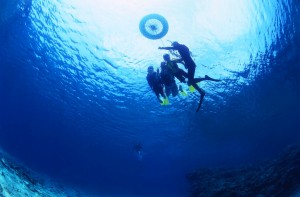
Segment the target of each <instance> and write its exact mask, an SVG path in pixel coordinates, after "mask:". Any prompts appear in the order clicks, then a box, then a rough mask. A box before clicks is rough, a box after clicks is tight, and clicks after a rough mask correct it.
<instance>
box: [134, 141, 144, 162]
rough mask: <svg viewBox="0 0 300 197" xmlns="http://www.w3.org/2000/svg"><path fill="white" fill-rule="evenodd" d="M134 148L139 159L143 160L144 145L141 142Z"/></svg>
mask: <svg viewBox="0 0 300 197" xmlns="http://www.w3.org/2000/svg"><path fill="white" fill-rule="evenodd" d="M133 150H134V152H135V154H136V156H137V159H138V160H139V161H141V160H142V159H143V155H144V149H143V147H142V145H141V144H140V143H138V144H136V145H134V146H133Z"/></svg>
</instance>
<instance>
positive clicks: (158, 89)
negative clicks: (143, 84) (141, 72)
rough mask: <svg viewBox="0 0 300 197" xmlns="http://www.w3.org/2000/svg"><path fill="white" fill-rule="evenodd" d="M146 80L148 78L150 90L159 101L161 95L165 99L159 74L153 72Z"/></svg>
mask: <svg viewBox="0 0 300 197" xmlns="http://www.w3.org/2000/svg"><path fill="white" fill-rule="evenodd" d="M146 78H147V81H148V84H149V86H150V88H151V89H152V90H153V92H154V93H155V95H156V97H157V98H158V99H159V94H161V95H162V96H163V97H165V94H164V90H163V85H162V83H161V81H160V78H159V76H158V74H157V72H153V73H151V74H150V73H148V74H147V77H146Z"/></svg>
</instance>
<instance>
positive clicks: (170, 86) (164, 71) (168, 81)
mask: <svg viewBox="0 0 300 197" xmlns="http://www.w3.org/2000/svg"><path fill="white" fill-rule="evenodd" d="M160 68H161V72H160V80H161V82H162V83H163V85H164V86H165V93H166V95H167V97H169V96H170V94H171V93H172V96H173V97H174V96H177V94H178V86H177V84H176V82H175V77H174V74H173V72H172V71H171V70H170V69H169V68H168V67H167V65H166V62H162V63H161V65H160Z"/></svg>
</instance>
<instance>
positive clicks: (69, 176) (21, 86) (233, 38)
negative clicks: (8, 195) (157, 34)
mask: <svg viewBox="0 0 300 197" xmlns="http://www.w3.org/2000/svg"><path fill="white" fill-rule="evenodd" d="M0 6H1V7H0V11H1V12H0V41H1V46H0V95H1V97H0V108H1V111H0V146H1V147H2V148H3V149H5V150H6V151H7V152H8V153H10V154H11V155H13V156H15V157H16V158H18V159H19V160H20V161H22V162H23V163H24V164H25V165H27V166H28V167H30V168H32V169H34V170H36V171H38V172H40V173H43V174H46V175H48V176H50V177H52V178H53V179H56V180H59V181H62V182H64V183H66V184H70V185H74V186H77V187H78V188H82V189H85V190H87V191H93V192H95V193H96V194H99V195H100V194H109V195H120V196H126V195H129V196H134V195H140V196H187V193H188V190H189V185H188V183H187V181H186V178H185V175H186V173H188V172H190V171H192V170H194V169H196V168H199V167H227V166H238V165H243V164H249V163H255V162H258V161H261V160H266V159H268V158H273V157H275V156H276V155H277V154H278V153H279V152H280V151H281V150H282V149H283V148H285V147H286V146H287V145H290V144H294V143H299V139H300V138H299V137H300V133H299V127H300V126H299V117H300V116H299V112H300V107H299V96H300V88H299V84H300V77H299V73H300V67H299V66H300V65H299V64H300V58H299V57H300V56H299V54H300V52H299V48H300V37H299V36H300V20H299V17H300V13H299V12H300V10H299V9H300V5H299V2H298V1H297V0H282V1H272V0H266V1H261V2H258V1H253V2H252V1H239V0H222V1H220V0H201V1H194V0H187V1H179V0H175V1H174V0H173V1H171V0H163V1H157V0H152V1H145V2H143V1H140V0H139V1H138V0H132V1H130V2H120V1H117V0H110V1H108V0H86V1H84V2H82V1H80V0H65V1H62V0H51V1H50V0H44V1H37V0H32V1H31V0H2V1H1V5H0ZM150 13H158V14H160V15H162V16H164V17H165V18H166V19H167V21H168V23H169V32H168V33H167V35H166V36H165V37H163V38H162V39H160V40H149V39H147V38H145V37H143V35H142V34H141V33H140V31H139V22H140V20H141V18H142V17H143V16H145V15H147V14H150ZM170 40H171V41H174V40H177V41H179V42H180V43H184V44H186V45H187V46H188V47H189V48H190V50H191V51H192V54H193V58H194V60H195V62H196V64H197V69H196V76H202V77H203V76H204V75H206V74H207V75H209V76H211V77H214V78H219V79H222V82H220V83H213V82H202V83H201V87H202V88H203V89H204V90H205V91H206V92H207V94H206V96H205V99H204V102H203V105H202V107H201V110H200V112H198V113H195V109H196V107H197V103H198V100H199V95H198V93H190V92H188V96H187V97H176V98H172V97H171V98H169V100H170V102H171V105H168V106H160V105H159V103H158V102H157V100H156V98H155V96H154V94H153V92H151V90H150V88H149V87H148V84H147V81H146V79H145V77H146V74H147V67H148V66H150V65H153V66H154V67H156V68H158V67H159V65H160V62H161V61H162V55H163V54H164V53H165V51H160V50H158V49H157V48H158V47H159V46H169V45H170V42H169V41H170ZM185 88H187V87H185ZM139 143H140V144H141V145H142V146H143V150H144V154H143V158H142V159H139V158H137V155H136V153H135V152H134V150H133V147H134V145H136V144H139Z"/></svg>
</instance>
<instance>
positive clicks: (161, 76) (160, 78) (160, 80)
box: [146, 41, 221, 112]
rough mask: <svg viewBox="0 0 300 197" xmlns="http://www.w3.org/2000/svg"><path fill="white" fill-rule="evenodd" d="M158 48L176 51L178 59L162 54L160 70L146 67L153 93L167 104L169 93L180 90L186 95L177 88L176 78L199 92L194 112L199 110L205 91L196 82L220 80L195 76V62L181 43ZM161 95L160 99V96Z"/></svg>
mask: <svg viewBox="0 0 300 197" xmlns="http://www.w3.org/2000/svg"><path fill="white" fill-rule="evenodd" d="M158 49H160V50H168V51H170V52H171V53H172V54H175V53H174V52H176V51H177V52H178V53H179V55H178V59H172V60H171V57H170V55H169V54H164V55H163V59H164V61H163V62H161V65H160V71H159V69H157V71H155V70H154V67H153V66H149V67H148V70H147V71H148V74H147V77H146V79H147V81H148V84H149V86H150V88H151V89H152V91H153V92H154V93H155V95H156V97H157V99H158V100H159V102H160V104H161V105H168V104H169V100H168V97H169V96H170V95H171V93H172V96H176V95H178V93H179V92H180V93H181V94H182V95H186V92H184V91H183V89H182V86H181V85H180V86H179V88H178V86H177V84H176V82H175V78H176V79H178V80H179V81H180V82H181V83H186V84H187V85H188V86H189V89H190V90H191V91H193V90H194V89H196V90H197V91H198V92H199V93H200V101H199V105H198V108H197V110H196V112H198V111H199V109H200V107H201V105H202V101H203V98H204V96H205V91H204V90H203V89H202V88H200V87H199V85H198V84H197V83H199V82H201V81H205V80H210V81H215V82H219V81H221V80H218V79H213V78H211V77H209V76H207V75H205V77H204V78H195V77H194V76H195V70H196V64H195V62H194V60H193V59H192V57H191V53H190V50H189V48H188V47H187V46H185V45H183V44H179V43H178V42H176V41H175V42H172V45H171V46H170V47H158ZM178 63H180V64H182V65H184V67H185V69H186V70H187V72H186V71H184V70H183V69H181V68H179V66H178ZM160 97H162V99H161V98H160Z"/></svg>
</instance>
